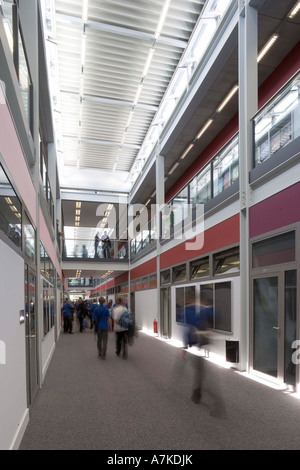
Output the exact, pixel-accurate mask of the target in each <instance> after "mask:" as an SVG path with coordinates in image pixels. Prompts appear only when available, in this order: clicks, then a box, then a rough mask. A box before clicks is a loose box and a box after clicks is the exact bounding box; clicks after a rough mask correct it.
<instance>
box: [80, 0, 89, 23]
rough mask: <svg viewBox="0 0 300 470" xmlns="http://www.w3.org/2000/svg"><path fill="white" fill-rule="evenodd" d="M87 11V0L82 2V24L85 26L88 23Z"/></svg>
mask: <svg viewBox="0 0 300 470" xmlns="http://www.w3.org/2000/svg"><path fill="white" fill-rule="evenodd" d="M88 11H89V0H83V7H82V20H83V23H84V24H86V23H87V21H88Z"/></svg>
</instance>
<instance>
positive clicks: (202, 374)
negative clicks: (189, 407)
mask: <svg viewBox="0 0 300 470" xmlns="http://www.w3.org/2000/svg"><path fill="white" fill-rule="evenodd" d="M212 315H213V308H212V306H211V305H210V301H209V300H206V299H203V298H202V304H201V305H199V306H198V305H195V304H192V303H191V304H187V306H186V322H187V327H186V328H185V331H184V339H183V343H184V352H183V357H184V358H186V357H187V356H186V351H187V349H188V348H189V347H193V346H194V347H196V348H198V352H200V350H203V349H206V348H207V346H208V345H209V344H210V343H211V341H212V333H211V330H210V329H209V327H210V326H211V324H212V322H211V316H212ZM190 361H191V364H192V368H193V375H194V377H193V380H194V382H193V387H192V396H191V400H192V401H193V402H194V403H195V404H197V405H198V404H200V403H201V401H202V397H203V393H204V391H205V392H207V393H208V394H209V396H210V398H211V399H212V401H213V408H212V409H211V411H210V414H211V416H214V417H220V418H222V417H225V416H226V414H225V404H224V400H223V396H222V393H221V388H220V384H219V380H218V371H217V370H216V371H215V372H213V369H214V366H213V365H212V364H210V363H209V362H207V360H206V359H205V357H204V356H203V355H201V353H200V354H192V355H191V356H190Z"/></svg>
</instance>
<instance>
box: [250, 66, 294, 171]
mask: <svg viewBox="0 0 300 470" xmlns="http://www.w3.org/2000/svg"><path fill="white" fill-rule="evenodd" d="M299 96H300V74H298V75H297V77H296V78H294V79H293V80H292V82H291V83H290V84H289V85H288V86H287V87H286V88H285V90H284V91H282V92H281V93H280V95H278V96H276V97H275V98H274V99H273V100H272V101H271V103H270V104H268V105H267V106H266V107H265V108H264V109H263V110H262V111H261V112H260V113H259V114H258V116H257V117H256V118H255V119H254V134H255V166H258V165H260V164H261V163H263V162H264V161H265V160H267V159H268V158H270V157H272V156H273V155H275V154H276V153H277V152H278V150H280V149H281V148H282V147H285V146H286V145H287V144H288V143H289V142H291V141H292V140H294V139H296V138H297V137H298V136H299V131H300V119H299V111H300V99H299Z"/></svg>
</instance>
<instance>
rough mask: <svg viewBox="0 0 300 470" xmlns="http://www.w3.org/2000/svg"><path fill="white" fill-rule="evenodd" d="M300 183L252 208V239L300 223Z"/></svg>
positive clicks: (250, 216) (250, 232) (250, 219)
mask: <svg viewBox="0 0 300 470" xmlns="http://www.w3.org/2000/svg"><path fill="white" fill-rule="evenodd" d="M299 201H300V183H298V184H295V185H293V186H291V187H289V188H288V189H285V190H284V191H281V192H280V193H278V194H275V195H274V196H272V197H270V198H268V199H266V200H264V201H262V202H260V203H259V204H256V205H255V206H253V207H251V208H250V212H249V221H250V230H249V235H250V238H253V237H257V236H258V235H262V234H264V233H268V232H272V231H273V230H276V229H278V228H281V227H285V226H287V225H291V224H294V223H296V222H299V221H300V204H299Z"/></svg>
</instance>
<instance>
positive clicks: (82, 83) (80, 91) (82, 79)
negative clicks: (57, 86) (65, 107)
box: [79, 75, 84, 98]
mask: <svg viewBox="0 0 300 470" xmlns="http://www.w3.org/2000/svg"><path fill="white" fill-rule="evenodd" d="M83 87H84V76H83V75H81V77H80V88H79V95H80V98H83Z"/></svg>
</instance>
